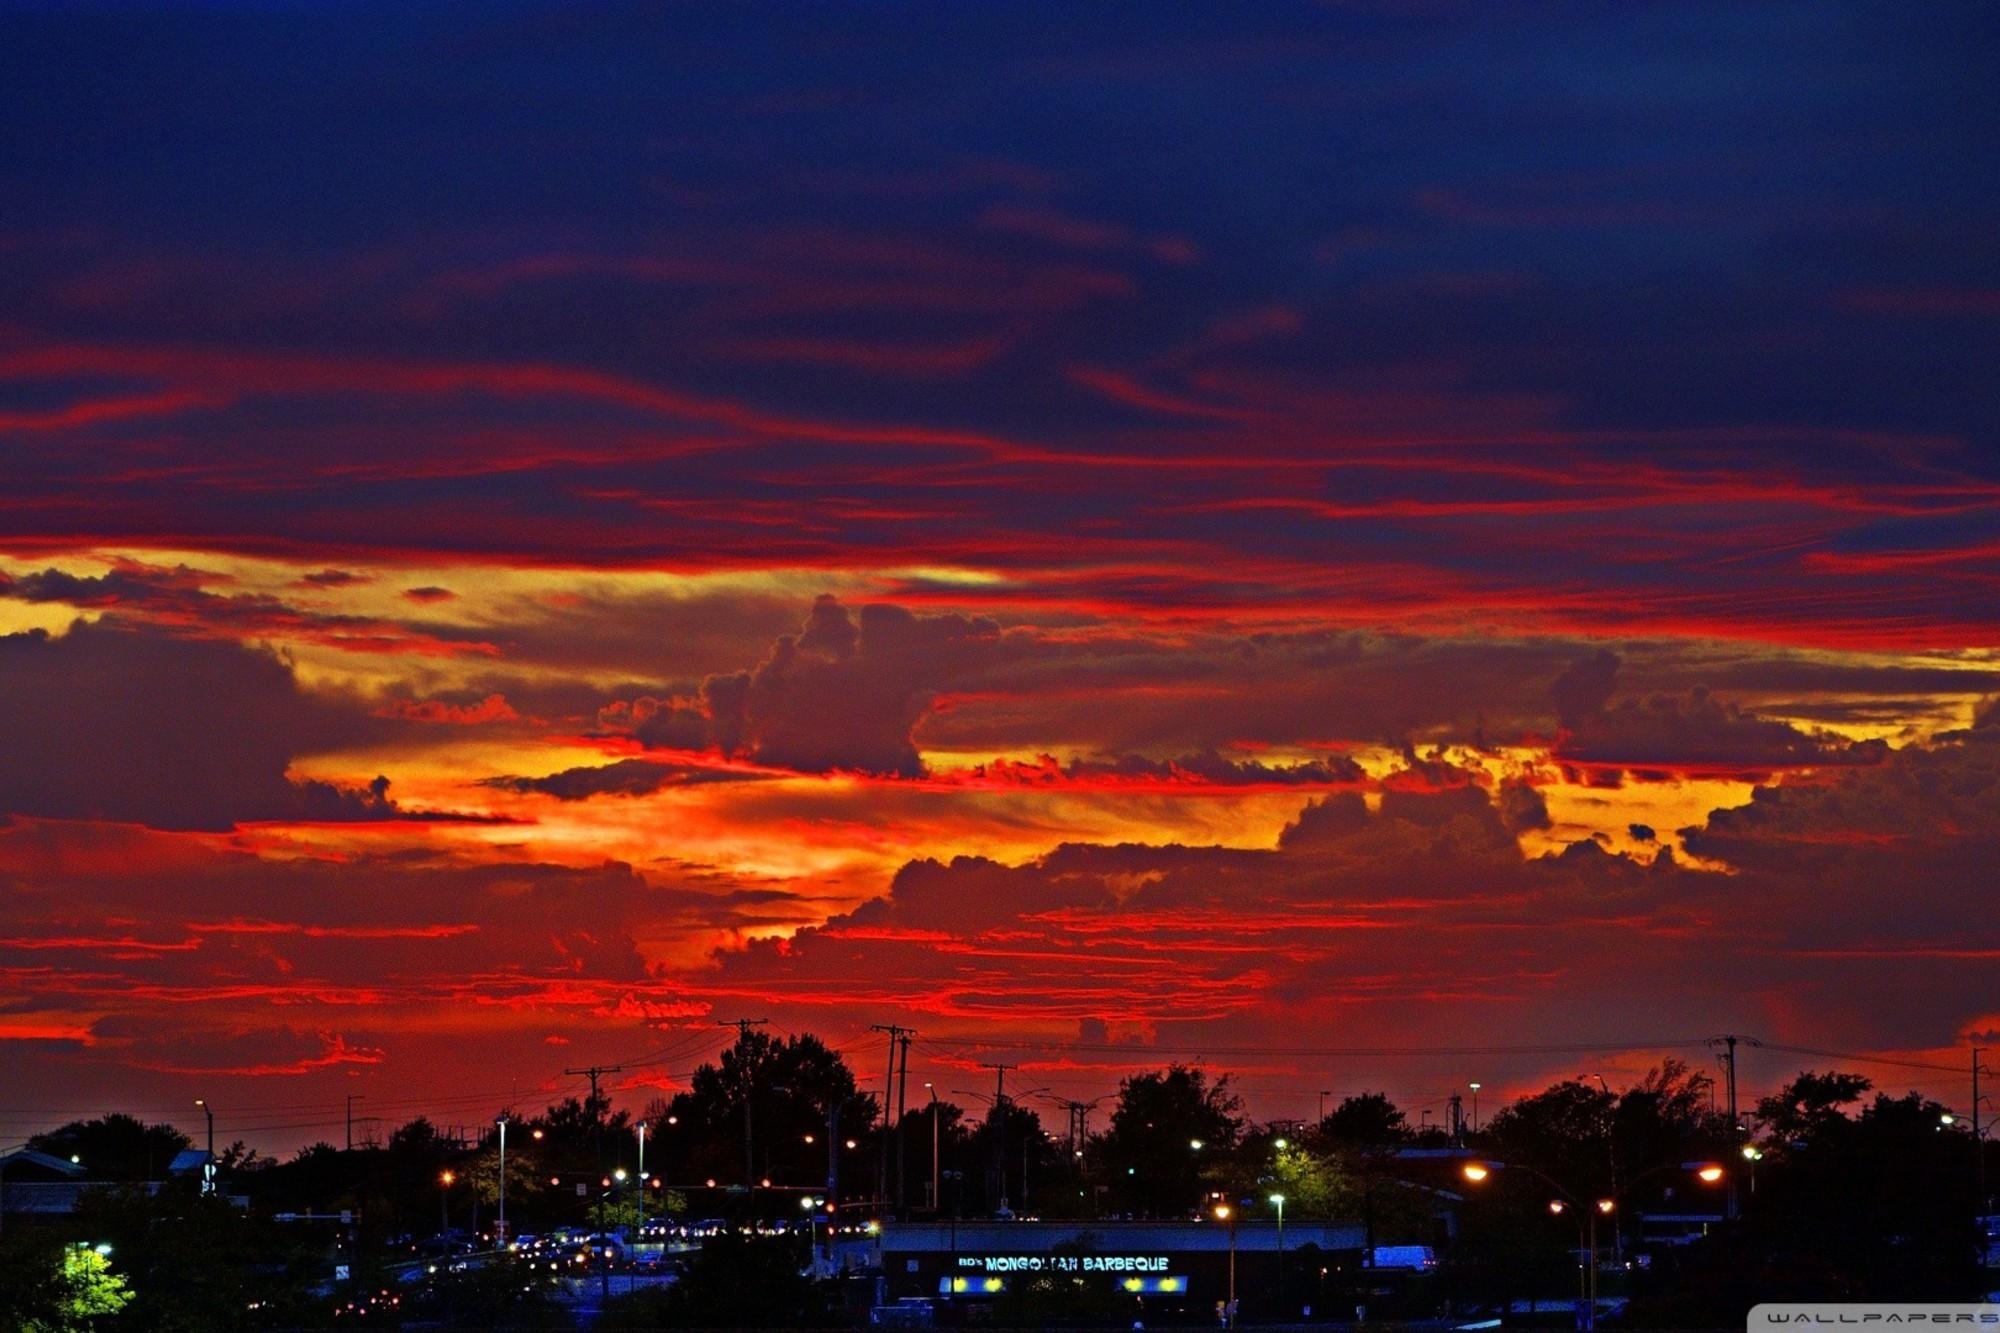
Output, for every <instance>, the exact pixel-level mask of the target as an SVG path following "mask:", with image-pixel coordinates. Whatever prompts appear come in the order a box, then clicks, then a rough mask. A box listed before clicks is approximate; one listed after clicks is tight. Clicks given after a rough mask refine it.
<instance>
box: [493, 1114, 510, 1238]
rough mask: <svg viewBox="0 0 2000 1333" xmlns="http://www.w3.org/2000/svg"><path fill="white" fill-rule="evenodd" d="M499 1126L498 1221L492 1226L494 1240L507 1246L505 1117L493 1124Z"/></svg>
mask: <svg viewBox="0 0 2000 1333" xmlns="http://www.w3.org/2000/svg"><path fill="white" fill-rule="evenodd" d="M493 1123H494V1124H496V1125H498V1126H500V1220H499V1221H498V1222H496V1223H494V1224H493V1230H494V1232H495V1233H496V1234H495V1235H494V1239H495V1240H496V1241H498V1242H499V1243H500V1244H501V1245H502V1246H505V1245H506V1244H507V1117H506V1116H504V1115H503V1116H501V1117H500V1118H499V1119H498V1120H496V1121H494V1122H493Z"/></svg>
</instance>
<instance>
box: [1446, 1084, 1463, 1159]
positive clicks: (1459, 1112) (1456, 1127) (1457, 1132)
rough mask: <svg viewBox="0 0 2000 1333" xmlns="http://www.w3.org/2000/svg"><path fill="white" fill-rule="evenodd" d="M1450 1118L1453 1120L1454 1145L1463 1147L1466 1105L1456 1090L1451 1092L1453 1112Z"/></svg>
mask: <svg viewBox="0 0 2000 1333" xmlns="http://www.w3.org/2000/svg"><path fill="white" fill-rule="evenodd" d="M1449 1118H1450V1120H1451V1143H1452V1146H1453V1147H1454V1148H1463V1147H1464V1146H1465V1106H1464V1104H1463V1103H1461V1102H1460V1101H1459V1098H1458V1094H1457V1093H1455V1092H1454V1093H1453V1094H1451V1113H1450V1117H1449Z"/></svg>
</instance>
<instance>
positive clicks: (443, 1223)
mask: <svg viewBox="0 0 2000 1333" xmlns="http://www.w3.org/2000/svg"><path fill="white" fill-rule="evenodd" d="M456 1179H457V1177H456V1176H454V1175H452V1173H451V1172H449V1171H446V1172H443V1173H441V1174H440V1175H439V1176H438V1239H439V1240H443V1239H444V1237H445V1234H446V1233H447V1232H449V1231H450V1230H451V1182H452V1181H453V1180H456Z"/></svg>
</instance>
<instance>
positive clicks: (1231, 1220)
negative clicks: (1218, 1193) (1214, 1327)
mask: <svg viewBox="0 0 2000 1333" xmlns="http://www.w3.org/2000/svg"><path fill="white" fill-rule="evenodd" d="M1215 1220H1216V1221H1218V1222H1227V1223H1228V1224H1229V1304H1227V1305H1225V1306H1223V1307H1222V1311H1223V1322H1224V1323H1225V1324H1227V1325H1228V1326H1229V1327H1230V1328H1235V1327H1236V1210H1235V1209H1234V1208H1231V1207H1230V1206H1229V1205H1228V1204H1226V1203H1218V1204H1217V1205H1215Z"/></svg>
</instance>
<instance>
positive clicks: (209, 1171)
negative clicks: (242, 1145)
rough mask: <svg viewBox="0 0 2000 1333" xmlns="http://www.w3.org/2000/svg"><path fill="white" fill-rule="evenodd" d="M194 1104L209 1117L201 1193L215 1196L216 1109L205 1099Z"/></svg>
mask: <svg viewBox="0 0 2000 1333" xmlns="http://www.w3.org/2000/svg"><path fill="white" fill-rule="evenodd" d="M194 1104H195V1105H196V1106H199V1107H200V1108H201V1113H202V1114H203V1115H205V1116H207V1117H208V1160H207V1161H206V1162H203V1163H202V1164H201V1192H202V1193H203V1194H213V1193H215V1108H214V1107H213V1106H210V1105H209V1104H208V1100H207V1099H206V1098H203V1097H197V1098H195V1099H194Z"/></svg>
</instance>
